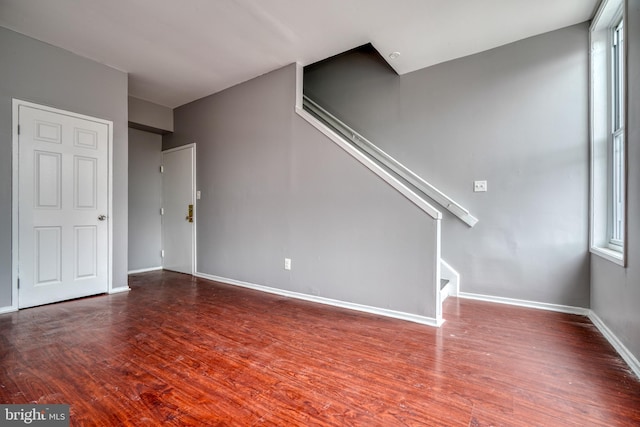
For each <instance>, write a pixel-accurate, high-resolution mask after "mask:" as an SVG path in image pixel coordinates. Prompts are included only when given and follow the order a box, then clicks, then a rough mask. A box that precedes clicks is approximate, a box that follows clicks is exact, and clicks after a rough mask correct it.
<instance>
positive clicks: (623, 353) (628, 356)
mask: <svg viewBox="0 0 640 427" xmlns="http://www.w3.org/2000/svg"><path fill="white" fill-rule="evenodd" d="M589 319H590V320H591V322H592V323H593V324H594V325H595V327H596V328H598V330H599V331H600V332H601V333H602V335H604V337H605V338H606V339H607V341H609V343H610V344H611V345H612V346H613V348H615V349H616V351H617V352H618V354H619V355H620V357H622V359H623V360H624V361H625V362H627V365H629V368H631V370H632V371H633V373H634V374H636V376H637V377H638V378H640V362H638V359H637V358H636V357H635V356H634V355H633V353H631V352H630V351H629V349H628V348H627V347H626V346H625V345H624V344H622V341H620V340H619V339H618V337H616V336H615V334H614V333H613V332H611V329H609V327H607V325H605V323H604V322H603V321H602V319H600V317H598V315H597V314H595V313H594V312H593V311H590V313H589Z"/></svg>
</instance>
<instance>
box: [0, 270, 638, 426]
mask: <svg viewBox="0 0 640 427" xmlns="http://www.w3.org/2000/svg"><path fill="white" fill-rule="evenodd" d="M130 282H131V283H130V285H131V288H132V291H131V292H129V293H125V294H116V295H111V296H99V297H94V298H87V299H82V300H76V301H70V302H65V303H60V304H53V305H49V306H44V307H38V308H33V309H27V310H21V311H19V312H17V313H10V314H5V315H0V334H1V335H0V402H1V403H30V402H31V403H48V404H51V403H69V404H71V421H72V423H71V424H72V425H99V426H115V425H132V426H144V425H160V424H168V425H194V426H213V425H220V426H222V425H233V426H254V425H269V426H275V425H277V426H297V425H303V426H313V425H316V426H325V425H335V426H341V425H358V426H398V425H400V426H404V425H408V426H490V425H494V426H499V425H504V426H632V425H640V381H638V379H637V378H636V377H634V376H633V374H632V373H630V371H629V370H628V368H627V366H626V365H625V364H624V362H623V361H622V360H621V359H620V358H619V357H618V355H617V354H616V353H615V351H614V350H613V348H612V347H611V346H610V345H609V344H608V343H607V341H606V340H605V339H604V338H603V337H602V336H601V335H600V334H599V333H598V331H597V330H596V328H595V327H594V326H593V325H592V324H591V323H590V322H589V320H588V319H586V318H584V317H581V316H575V315H567V314H561V313H554V312H546V311H539V310H531V309H525V308H517V307H509V306H504V305H497V304H490V303H483V302H477V301H468V300H458V299H455V298H450V299H449V300H447V301H446V303H445V318H446V319H447V322H446V323H445V325H444V326H443V327H442V328H439V329H437V328H432V327H428V326H422V325H418V324H414V323H410V322H405V321H400V320H394V319H388V318H383V317H379V316H375V315H369V314H363V313H358V312H353V311H348V310H343V309H338V308H333V307H328V306H324V305H316V304H313V303H307V302H303V301H297V300H293V299H288V298H284V297H279V296H274V295H269V294H264V293H259V292H255V291H250V290H246V289H241V288H236V287H232V286H228V285H223V284H218V283H214V282H210V281H206V280H201V279H195V278H191V277H189V276H185V275H180V274H175V273H167V272H165V273H160V272H157V273H156V272H154V273H145V274H139V275H135V276H131V277H130Z"/></svg>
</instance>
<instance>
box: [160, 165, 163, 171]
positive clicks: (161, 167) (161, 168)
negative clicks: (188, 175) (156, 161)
mask: <svg viewBox="0 0 640 427" xmlns="http://www.w3.org/2000/svg"><path fill="white" fill-rule="evenodd" d="M160 173H164V166H162V165H160Z"/></svg>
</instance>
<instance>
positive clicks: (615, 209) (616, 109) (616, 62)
mask: <svg viewBox="0 0 640 427" xmlns="http://www.w3.org/2000/svg"><path fill="white" fill-rule="evenodd" d="M611 40H612V46H611V62H612V64H611V65H612V67H611V79H610V80H611V83H610V84H611V92H612V97H611V110H612V111H611V123H612V126H611V127H612V129H611V148H610V152H611V180H610V181H611V184H610V185H611V204H610V209H611V213H610V214H609V220H608V225H609V227H608V228H609V233H608V234H609V236H608V237H609V247H610V248H611V249H614V250H617V251H622V248H623V245H624V184H625V182H624V170H625V167H624V21H623V20H622V19H621V20H620V21H619V22H618V24H617V25H616V26H615V28H614V29H613V32H612V34H611Z"/></svg>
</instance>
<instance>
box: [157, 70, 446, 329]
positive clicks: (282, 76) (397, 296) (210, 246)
mask: <svg viewBox="0 0 640 427" xmlns="http://www.w3.org/2000/svg"><path fill="white" fill-rule="evenodd" d="M294 103H295V66H293V65H292V66H288V67H285V68H283V69H280V70H277V71H274V72H272V73H269V74H266V75H264V76H261V77H258V78H256V79H254V80H251V81H249V82H246V83H243V84H241V85H238V86H235V87H233V88H230V89H227V90H225V91H223V92H220V93H218V94H215V95H212V96H209V97H207V98H203V99H201V100H198V101H195V102H193V103H190V104H187V105H184V106H182V107H179V108H177V109H176V110H175V118H174V120H175V122H174V123H175V132H174V134H173V135H166V136H164V137H163V148H164V149H168V148H173V147H176V146H179V145H183V144H186V143H191V142H194V141H195V142H196V143H197V156H198V159H197V187H198V189H199V190H201V191H202V199H201V200H200V201H199V202H198V224H197V227H198V228H197V229H198V269H199V271H200V272H202V273H207V274H212V275H216V276H222V277H226V278H230V279H235V280H241V281H245V282H251V283H255V284H260V285H265V286H270V287H274V288H279V289H283V290H289V291H294V292H300V293H304V294H309V295H318V296H321V297H326V298H333V299H338V300H343V301H348V302H355V303H360V304H365V305H370V306H375V307H380V308H387V309H393V310H398V311H402V312H407V313H413V314H418V315H423V316H427V317H435V315H436V313H435V301H434V300H433V295H434V294H435V290H434V288H433V286H431V287H430V286H429V284H428V283H429V278H430V277H432V275H433V266H431V265H429V264H428V262H427V260H429V259H430V258H433V254H434V251H435V240H434V236H435V225H434V224H435V223H434V222H433V221H432V220H430V219H429V218H428V217H427V215H426V214H424V213H423V212H422V211H420V210H419V209H418V208H417V207H415V206H413V205H412V204H411V203H409V202H408V201H407V200H406V199H405V198H404V197H403V196H402V195H400V194H399V193H397V192H396V191H395V190H394V189H392V188H391V187H389V186H388V185H387V184H386V183H384V182H383V181H382V180H380V179H379V178H378V177H376V176H375V175H374V174H373V173H371V172H370V171H369V170H368V169H366V168H365V167H363V166H361V165H360V164H359V163H357V162H356V161H355V160H353V159H352V158H351V157H349V155H347V154H346V153H345V152H343V151H342V150H341V149H340V148H338V147H337V146H336V145H335V144H334V143H332V142H331V141H329V140H328V139H327V138H326V137H325V136H324V135H322V134H321V133H320V132H318V131H317V130H316V129H314V128H313V127H312V126H311V125H309V124H308V123H307V122H305V121H304V120H303V119H301V118H300V117H298V116H297V115H296V114H295V113H294ZM285 257H289V258H291V259H292V270H291V271H285V270H284V269H283V264H284V258H285Z"/></svg>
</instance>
